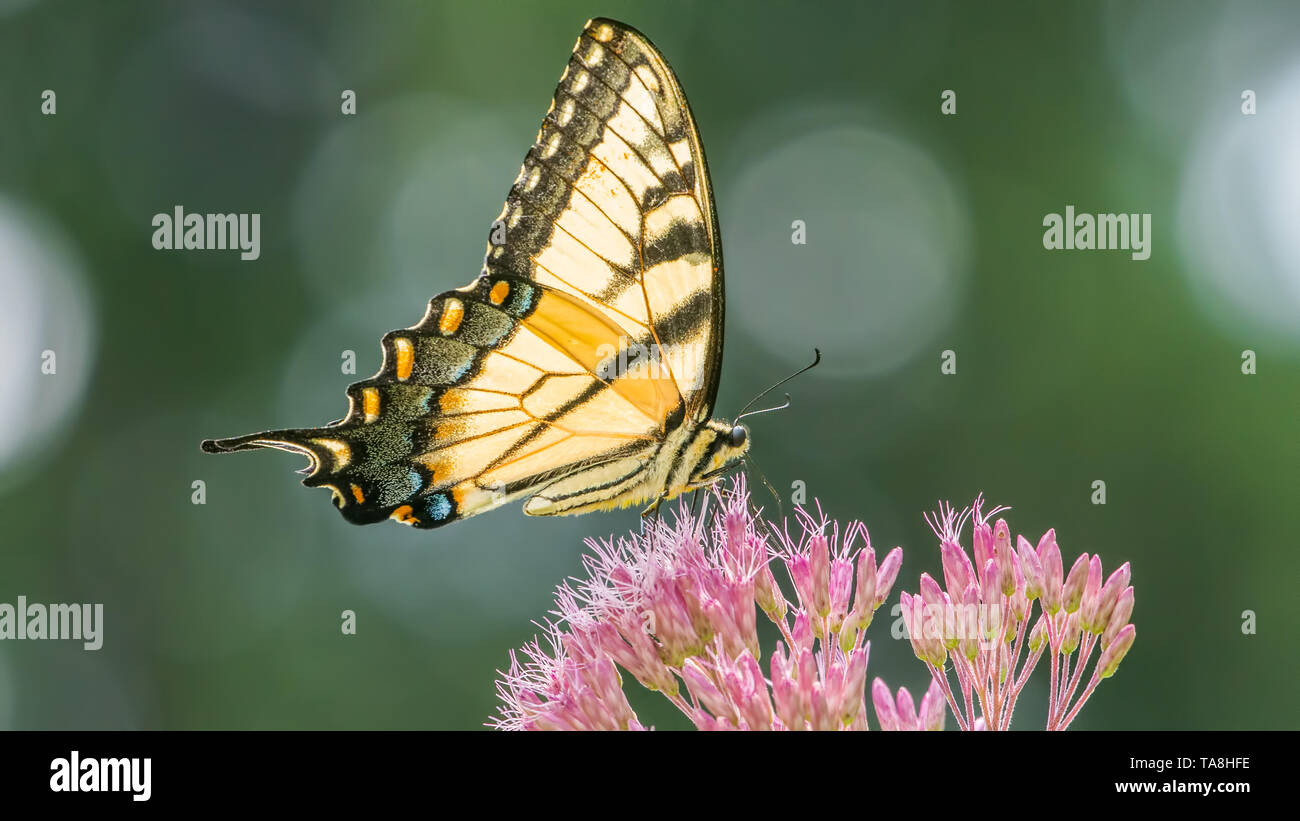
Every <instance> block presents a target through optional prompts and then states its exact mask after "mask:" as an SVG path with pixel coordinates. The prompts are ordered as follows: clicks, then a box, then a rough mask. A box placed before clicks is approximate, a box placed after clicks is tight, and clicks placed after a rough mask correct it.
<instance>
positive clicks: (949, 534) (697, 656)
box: [489, 479, 1137, 730]
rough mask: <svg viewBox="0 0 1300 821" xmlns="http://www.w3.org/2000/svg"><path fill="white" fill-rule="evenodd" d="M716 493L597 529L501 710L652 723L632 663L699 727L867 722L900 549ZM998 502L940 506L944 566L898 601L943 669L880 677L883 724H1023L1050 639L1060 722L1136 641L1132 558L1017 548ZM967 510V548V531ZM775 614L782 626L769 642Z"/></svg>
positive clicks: (502, 713)
mask: <svg viewBox="0 0 1300 821" xmlns="http://www.w3.org/2000/svg"><path fill="white" fill-rule="evenodd" d="M707 499H708V501H711V502H713V503H714V504H715V506H716V510H715V511H714V512H713V513H712V515H705V514H700V515H699V516H695V515H692V514H690V513H689V512H687V511H686V508H685V507H684V506H683V507H679V509H678V514H677V517H676V519H675V520H674V521H673V522H671V523H669V522H667V521H664V520H661V519H657V518H656V519H647V520H643V524H642V530H641V532H640V533H633V534H629V535H628V536H626V537H623V538H619V539H613V538H611V539H606V540H603V541H596V540H588V541H587V545H588V547H590V548H591V551H592V552H591V554H590V555H588V556H587V557H585V558H584V559H583V564H584V568H585V570H586V573H585V575H584V577H583V578H581V579H575V580H573V581H572V582H571V583H569V582H566V583H565V584H562V585H561V586H560V587H559V589H558V590H557V591H556V594H555V610H554V611H553V616H554V620H553V621H550V622H548V623H547V624H546V627H545V636H546V640H545V643H544V644H543V643H542V642H541V641H538V640H536V639H534V640H533V641H532V642H530V643H528V644H527V645H525V646H524V647H523V649H522V651H521V652H520V653H515V652H511V654H510V667H509V669H508V670H506V671H504V672H502V673H501V678H500V679H499V681H498V682H497V691H498V694H499V696H500V699H501V706H500V708H499V710H498V715H497V716H496V718H494V719H493V720H492V721H491V722H489V724H490V725H492V726H495V727H497V728H499V729H510V730H569V729H571V730H640V729H645V727H643V726H642V724H641V722H640V721H639V720H638V718H637V716H636V713H635V712H634V711H633V709H632V707H631V704H630V703H629V701H628V699H627V697H626V695H625V693H624V690H623V685H624V683H625V679H624V676H623V675H621V674H620V672H619V671H620V669H621V670H622V671H623V673H626V674H628V680H631V681H635V682H637V683H638V684H640V685H641V686H642V687H645V688H647V689H649V690H651V691H655V692H658V693H659V694H661V695H662V696H663V697H664V698H666V699H668V700H669V701H670V702H671V703H672V704H673V705H674V706H676V707H677V708H678V710H680V711H681V713H682V714H683V715H684V716H685V717H686V718H687V720H689V721H690V722H691V723H692V724H693V725H694V726H695V727H697V728H698V729H701V730H865V729H867V727H868V711H867V707H866V700H867V692H866V690H867V659H868V656H869V654H870V643H869V642H868V641H867V639H866V631H867V629H868V627H869V626H870V625H871V622H872V619H873V617H874V615H875V612H876V610H877V609H879V608H880V606H881V605H882V604H884V602H885V601H886V599H888V598H889V594H890V591H891V589H892V588H893V585H894V582H895V580H896V579H897V577H898V572H899V568H900V567H901V565H902V549H901V548H897V547H896V548H894V549H893V550H891V551H889V553H888V554H886V555H885V557H884V558H883V559H880V560H879V562H877V557H876V553H875V550H874V548H872V546H871V537H870V535H869V534H868V533H867V529H866V527H865V526H863V525H862V524H861V523H860V522H853V523H851V524H849V525H848V526H846V527H841V526H840V525H839V524H838V523H837V522H834V521H831V520H830V519H828V518H827V517H826V516H825V514H823V513H822V511H821V508H820V506H818V507H817V509H816V513H815V514H814V513H813V512H810V511H808V510H804V509H798V510H796V512H795V521H794V524H795V526H796V528H797V533H796V534H795V535H791V534H790V531H789V529H788V528H789V523H788V522H787V523H785V525H784V526H783V527H782V529H781V530H780V531H777V530H776V528H775V527H773V526H772V525H771V524H769V523H768V522H767V521H765V520H764V519H762V518H761V516H760V515H759V513H758V512H757V511H754V510H753V509H752V508H751V507H750V502H749V497H748V495H747V494H746V492H745V485H744V480H743V479H738V480H736V481H735V482H733V483H732V484H731V485H729V486H727V487H725V488H722V487H715V488H714V489H713V490H712V491H711V493H710V495H709V496H708V497H707ZM707 504H708V502H706V508H707ZM982 508H983V500H982V498H980V497H976V499H975V503H974V505H973V506H972V507H971V508H966V509H963V510H961V511H960V512H958V511H956V510H955V509H953V508H952V507H951V506H948V505H941V506H940V509H939V511H938V512H937V513H935V514H934V515H933V516H932V517H928V518H927V521H929V523H930V526H931V528H932V529H933V530H934V532H935V535H936V536H937V537H938V539H939V557H940V564H941V567H942V571H943V572H942V574H941V575H942V577H943V583H942V584H940V583H939V581H938V580H936V579H935V578H933V577H931V576H930V575H929V574H928V573H922V574H921V577H920V581H919V585H918V591H919V592H917V593H916V594H909V593H906V592H904V593H902V594H901V597H900V599H901V620H902V625H903V627H905V629H906V634H907V637H908V640H909V641H910V643H911V648H912V652H913V653H914V654H915V655H916V657H917V658H919V659H920V660H921V661H922V662H924V663H925V665H926V667H927V668H928V669H929V671H930V677H931V680H930V686H929V688H928V689H927V690H926V693H925V695H924V697H922V699H921V702H920V704H919V705H918V704H917V703H916V702H915V701H914V700H913V698H912V695H911V693H910V692H909V691H908V690H907V688H906V687H902V688H899V690H898V691H897V693H893V692H891V691H890V689H889V687H888V685H886V684H885V682H883V681H881V680H880V679H876V680H875V681H874V682H873V684H872V685H871V703H872V706H873V707H874V712H875V719H876V721H877V722H879V724H880V726H881V728H883V729H886V730H938V729H943V726H944V721H945V717H946V714H947V712H948V711H951V712H952V713H953V715H954V717H955V718H956V720H957V724H958V726H960V727H961V728H962V729H964V730H966V729H970V730H986V729H987V730H1005V729H1008V728H1009V726H1010V723H1011V716H1012V712H1013V711H1014V709H1015V706H1016V701H1017V699H1018V698H1019V696H1020V693H1021V692H1022V690H1023V689H1024V687H1025V684H1026V682H1027V681H1028V679H1029V675H1030V673H1031V672H1032V671H1033V669H1034V667H1035V666H1036V665H1037V664H1038V662H1039V661H1040V660H1041V659H1042V657H1043V656H1044V655H1046V656H1047V657H1048V659H1047V664H1048V669H1049V676H1050V684H1049V691H1048V692H1049V699H1048V718H1047V728H1048V729H1051V730H1056V729H1062V730H1063V729H1065V728H1067V727H1068V726H1069V725H1070V723H1071V722H1072V721H1073V720H1074V718H1075V716H1077V715H1078V712H1079V710H1080V709H1081V707H1082V706H1083V704H1084V703H1085V702H1086V701H1087V700H1088V698H1089V696H1091V694H1092V692H1093V690H1094V689H1095V688H1096V687H1097V685H1098V684H1099V683H1100V681H1101V680H1102V679H1105V678H1109V677H1110V676H1112V675H1114V673H1115V671H1116V669H1117V668H1118V666H1119V664H1120V662H1121V661H1122V660H1123V659H1124V657H1125V655H1126V654H1127V653H1128V651H1129V649H1130V648H1131V647H1132V645H1133V642H1134V640H1135V638H1136V634H1137V631H1136V628H1134V626H1133V625H1132V624H1130V623H1129V619H1130V617H1131V616H1132V613H1133V604H1134V595H1133V588H1132V586H1130V584H1129V581H1130V569H1129V566H1128V565H1127V564H1124V565H1122V566H1121V567H1120V568H1119V569H1117V570H1115V571H1114V572H1113V573H1111V574H1110V576H1109V577H1107V578H1106V580H1105V582H1103V581H1102V565H1101V559H1100V558H1098V557H1097V556H1090V555H1089V554H1086V553H1085V554H1082V555H1080V556H1079V557H1078V558H1076V559H1075V560H1074V561H1073V562H1072V563H1071V564H1070V569H1069V572H1068V573H1067V572H1065V566H1064V563H1063V561H1062V557H1061V550H1060V545H1059V544H1058V543H1057V539H1056V533H1055V531H1052V530H1049V531H1047V533H1045V534H1043V536H1042V538H1040V539H1039V540H1038V543H1037V547H1035V546H1034V544H1033V543H1031V542H1029V541H1028V540H1027V539H1025V538H1024V537H1023V536H1018V537H1017V538H1016V540H1015V542H1014V544H1015V545H1016V546H1015V547H1014V548H1013V547H1012V544H1013V541H1012V537H1011V530H1010V528H1009V527H1008V525H1007V523H1006V521H1005V520H1004V519H998V520H997V521H996V522H993V523H992V524H990V521H989V520H990V519H992V518H993V517H994V516H996V515H997V514H998V513H999V512H1001V511H1002V510H1005V508H995V509H993V510H991V511H989V512H988V513H987V514H985V513H984V512H983V509H982ZM968 520H970V521H971V522H972V537H971V538H972V541H971V544H972V550H971V552H967V550H966V548H965V547H963V546H962V544H961V531H962V529H963V526H964V525H965V523H966V522H967V521H968ZM774 569H777V570H778V572H779V574H780V575H781V576H783V577H785V580H786V581H787V582H788V585H787V587H786V588H785V589H783V587H782V582H780V581H778V579H777V574H776V573H774V572H773V571H774ZM787 590H788V591H792V593H788V592H787ZM1035 601H1037V602H1039V608H1040V612H1039V613H1038V614H1035V613H1034V612H1033V609H1034V602H1035ZM760 612H761V613H762V614H763V615H764V616H765V617H766V618H767V619H768V620H769V621H771V622H772V623H773V624H774V625H775V626H776V631H777V635H778V638H777V639H776V640H775V642H774V645H773V647H772V648H771V652H770V653H769V654H768V656H767V658H766V660H764V657H763V652H762V648H761V647H760V646H759V631H758V614H759V613H760ZM1098 648H1100V653H1099V658H1098V660H1097V662H1096V664H1095V665H1094V666H1093V668H1092V673H1091V676H1090V677H1089V678H1088V681H1087V684H1086V685H1085V687H1084V689H1083V691H1082V693H1081V694H1079V696H1078V698H1077V699H1076V698H1075V694H1076V692H1078V688H1079V685H1080V684H1081V683H1082V682H1083V673H1084V670H1085V668H1086V667H1087V662H1088V661H1089V659H1090V658H1091V656H1092V654H1093V651H1094V650H1097V649H1098ZM949 670H951V671H952V678H955V683H956V687H955V688H954V687H953V683H954V682H953V681H952V680H951V679H950V676H949Z"/></svg>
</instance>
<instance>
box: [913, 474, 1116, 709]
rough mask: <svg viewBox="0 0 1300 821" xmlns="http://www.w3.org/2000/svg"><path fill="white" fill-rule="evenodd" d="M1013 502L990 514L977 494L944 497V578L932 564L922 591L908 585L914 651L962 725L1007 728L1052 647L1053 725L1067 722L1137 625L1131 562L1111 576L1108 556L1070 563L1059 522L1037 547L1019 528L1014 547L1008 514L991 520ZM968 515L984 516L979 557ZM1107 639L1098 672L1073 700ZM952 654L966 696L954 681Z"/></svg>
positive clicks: (977, 526)
mask: <svg viewBox="0 0 1300 821" xmlns="http://www.w3.org/2000/svg"><path fill="white" fill-rule="evenodd" d="M1004 509H1005V508H995V509H993V510H991V511H989V512H988V513H987V514H986V513H984V512H983V500H982V499H981V498H979V497H977V498H976V499H975V503H974V505H973V506H972V507H971V508H967V509H964V510H962V511H961V512H960V513H959V512H957V511H956V510H954V509H953V508H951V507H948V506H941V507H940V510H939V512H938V513H936V514H934V515H933V516H931V517H928V521H929V523H930V526H931V528H932V529H933V530H934V533H935V536H937V537H938V539H939V543H940V544H939V551H940V556H941V559H942V565H943V578H944V583H943V585H940V584H939V583H938V582H937V581H935V580H934V579H933V578H931V577H930V575H929V574H928V573H922V574H921V580H920V592H919V593H918V594H917V595H909V594H908V593H903V594H902V597H901V598H902V609H903V621H904V623H905V625H906V627H907V634H908V637H909V639H910V640H911V643H912V650H913V652H915V653H916V657H917V658H919V659H920V660H921V661H923V662H925V664H926V666H927V667H928V668H929V669H930V675H931V678H932V680H933V682H934V684H935V685H937V686H938V687H939V689H940V691H941V692H942V693H943V696H944V698H945V699H946V700H947V702H948V706H949V707H950V708H951V709H952V712H953V714H954V715H955V716H956V717H957V722H958V724H959V725H960V726H961V727H962V729H994V730H1005V729H1007V728H1008V727H1009V726H1010V724H1011V715H1012V711H1013V710H1014V709H1015V706H1016V700H1017V698H1018V697H1019V695H1020V693H1021V691H1022V689H1023V688H1024V686H1025V683H1026V682H1027V681H1028V680H1029V674H1030V673H1031V672H1033V669H1034V667H1035V666H1037V664H1038V662H1039V660H1040V659H1041V657H1042V656H1043V654H1044V653H1047V654H1048V668H1049V670H1050V674H1049V675H1050V682H1051V684H1050V689H1049V691H1048V693H1049V695H1048V710H1047V729H1049V730H1064V729H1065V728H1067V727H1069V726H1070V723H1071V722H1072V721H1073V720H1074V718H1075V716H1077V715H1078V714H1079V710H1080V709H1081V708H1082V707H1083V704H1084V702H1086V701H1087V700H1088V698H1089V696H1091V695H1092V692H1093V690H1095V689H1096V687H1097V685H1098V684H1099V683H1100V682H1101V680H1102V679H1104V678H1108V677H1110V676H1112V675H1114V673H1115V670H1116V668H1118V667H1119V663H1120V661H1121V660H1122V659H1123V658H1124V655H1125V653H1127V652H1128V650H1129V648H1130V647H1131V646H1132V644H1133V640H1134V638H1135V637H1136V635H1137V632H1136V628H1135V627H1134V626H1133V625H1132V624H1130V623H1129V617H1130V616H1131V615H1132V613H1133V588H1132V587H1130V586H1129V565H1128V563H1127V562H1126V563H1124V564H1123V565H1121V566H1120V567H1119V568H1118V569H1117V570H1115V571H1114V572H1113V573H1111V574H1110V576H1109V577H1108V578H1107V579H1106V580H1105V582H1104V583H1103V581H1102V568H1101V559H1100V557H1098V556H1095V555H1093V556H1089V555H1088V554H1087V553H1084V554H1082V555H1080V556H1079V557H1078V558H1077V559H1076V560H1075V561H1074V564H1073V565H1072V566H1071V567H1070V572H1069V573H1065V572H1064V569H1063V568H1064V565H1063V563H1062V561H1061V549H1060V547H1059V545H1058V544H1057V542H1056V532H1055V531H1054V530H1048V531H1047V532H1046V533H1044V534H1043V536H1042V538H1040V539H1039V540H1038V545H1037V547H1035V546H1034V545H1032V544H1031V543H1030V542H1028V541H1027V540H1026V539H1025V538H1024V537H1023V536H1019V537H1017V544H1016V547H1015V548H1014V549H1013V548H1012V546H1011V531H1010V528H1009V527H1008V526H1007V523H1006V520H1005V519H998V520H997V521H996V522H995V523H994V524H992V525H990V524H989V520H990V519H992V518H993V517H994V516H996V515H997V514H998V513H1000V512H1001V511H1002V510H1004ZM967 519H973V523H974V527H973V531H974V532H973V535H972V539H971V541H972V547H973V555H974V560H973V561H972V558H971V554H969V553H967V552H966V550H965V548H963V547H962V545H961V541H960V540H961V531H962V528H963V526H964V525H965V523H966V521H967ZM1035 601H1037V602H1038V604H1039V615H1038V617H1037V619H1035V618H1034V602H1035ZM1031 625H1032V627H1031ZM1098 646H1100V648H1101V654H1100V656H1099V658H1098V659H1097V663H1096V665H1095V666H1094V667H1093V671H1092V675H1091V677H1090V678H1089V679H1088V683H1087V685H1086V686H1085V688H1084V690H1083V692H1082V694H1080V695H1079V698H1078V700H1077V701H1073V702H1072V699H1074V696H1075V693H1076V692H1077V691H1078V686H1079V684H1080V682H1081V681H1082V677H1083V674H1084V669H1085V668H1086V666H1087V662H1088V660H1089V658H1090V657H1091V655H1092V652H1093V650H1094V649H1095V648H1096V647H1098ZM1022 655H1023V656H1024V658H1023V663H1022ZM949 660H951V662H952V664H951V669H952V671H953V673H954V675H955V677H956V679H957V684H958V690H959V692H960V696H961V698H960V699H958V698H957V695H958V694H957V693H955V692H954V691H953V689H952V688H951V687H950V682H949V678H948V673H947V669H946V665H947V662H948V661H949Z"/></svg>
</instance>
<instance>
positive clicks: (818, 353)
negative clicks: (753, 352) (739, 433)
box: [732, 348, 822, 424]
mask: <svg viewBox="0 0 1300 821" xmlns="http://www.w3.org/2000/svg"><path fill="white" fill-rule="evenodd" d="M813 354H814V355H815V358H814V359H813V361H812V364H811V365H805V366H803V367H802V368H800V369H799V370H797V371H795V372H794V373H792V374H790V375H789V376H787V377H786V378H785V379H782V380H781V381H780V382H777V383H776V384H775V385H772V386H770V387H768V388H767V389H766V390H764V391H763V392H762V393H760V394H759V395H758V396H755V397H754V398H753V399H751V400H749V404H748V405H746V406H745V407H743V408H741V409H740V413H738V414H736V422H739V421H740V420H741V419H742V418H744V416H745V414H746V412H747V411H748V410H749V409H750V408H752V407H754V405H755V404H756V403H757V402H758V400H760V399H762V398H763V397H764V396H767V395H768V394H769V393H771V392H772V391H774V390H776V389H777V388H779V387H781V386H782V385H784V384H785V383H786V382H789V381H790V380H791V379H794V378H795V377H796V376H798V375H800V374H802V373H805V372H807V371H811V370H812V369H813V368H815V367H817V364H818V363H819V362H821V361H822V352H821V350H819V349H817V348H813ZM786 399H787V401H786V405H783V406H782V407H785V406H787V405H789V404H790V403H789V397H786ZM769 410H780V408H769ZM759 413H762V411H759ZM732 424H735V423H734V422H733V423H732Z"/></svg>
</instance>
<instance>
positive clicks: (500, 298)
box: [488, 280, 510, 305]
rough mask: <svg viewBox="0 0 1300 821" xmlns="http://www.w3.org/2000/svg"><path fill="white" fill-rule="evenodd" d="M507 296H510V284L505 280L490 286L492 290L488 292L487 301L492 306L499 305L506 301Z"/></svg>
mask: <svg viewBox="0 0 1300 821" xmlns="http://www.w3.org/2000/svg"><path fill="white" fill-rule="evenodd" d="M508 296H510V283H509V282H506V281H505V280H501V281H499V282H497V284H496V285H493V286H492V290H491V291H489V292H488V299H489V300H490V301H491V302H492V304H493V305H500V304H501V303H503V302H505V301H506V297H508Z"/></svg>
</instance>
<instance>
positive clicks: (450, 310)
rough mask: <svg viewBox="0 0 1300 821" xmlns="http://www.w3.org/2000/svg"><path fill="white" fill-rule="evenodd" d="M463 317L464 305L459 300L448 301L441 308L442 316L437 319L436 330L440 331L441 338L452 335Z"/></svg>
mask: <svg viewBox="0 0 1300 821" xmlns="http://www.w3.org/2000/svg"><path fill="white" fill-rule="evenodd" d="M464 317H465V306H464V304H462V303H461V301H460V300H459V299H448V300H447V302H446V303H445V304H444V305H443V306H442V316H440V317H439V318H438V330H439V331H442V335H443V336H449V335H451V334H454V333H456V329H457V328H459V327H460V321H461V320H462V319H464Z"/></svg>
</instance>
